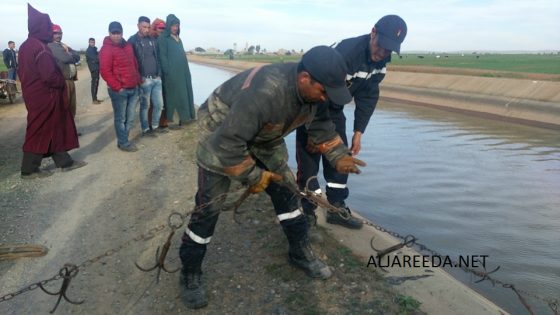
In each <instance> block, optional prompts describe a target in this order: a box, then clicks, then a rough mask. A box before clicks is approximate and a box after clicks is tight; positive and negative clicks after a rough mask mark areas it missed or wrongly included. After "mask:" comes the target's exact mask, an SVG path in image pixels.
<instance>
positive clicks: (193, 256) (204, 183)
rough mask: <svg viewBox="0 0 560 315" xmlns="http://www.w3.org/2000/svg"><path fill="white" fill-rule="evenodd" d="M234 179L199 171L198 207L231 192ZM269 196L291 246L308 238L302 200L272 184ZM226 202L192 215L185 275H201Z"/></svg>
mask: <svg viewBox="0 0 560 315" xmlns="http://www.w3.org/2000/svg"><path fill="white" fill-rule="evenodd" d="M230 183H231V180H230V179H229V177H227V176H222V175H219V174H216V173H213V172H210V171H207V170H205V169H203V168H201V167H199V168H198V191H197V193H196V197H195V202H196V206H197V208H198V207H199V206H200V205H204V204H206V203H208V202H210V201H211V200H214V199H215V198H216V197H218V196H220V195H222V194H225V193H227V192H228V191H229V187H230ZM266 193H267V194H268V195H269V196H270V198H271V200H272V204H273V205H274V210H275V211H276V215H277V216H278V218H279V220H280V224H281V225H282V228H283V230H284V233H285V234H286V236H287V238H288V241H289V242H290V244H292V243H294V242H297V241H299V240H302V239H304V238H305V237H307V228H308V225H307V219H306V217H305V216H304V215H302V212H301V210H300V203H299V199H298V198H297V196H296V195H295V194H293V193H292V192H291V191H290V190H289V189H288V188H286V187H284V186H280V185H278V184H276V183H271V184H270V185H269V186H268V187H267V189H266ZM223 201H224V200H220V201H216V202H213V203H212V204H210V205H208V206H206V207H204V208H202V209H201V210H200V211H196V212H194V213H193V214H192V215H191V219H190V222H189V224H188V227H187V231H186V232H185V234H184V235H183V239H182V244H181V248H180V250H179V256H180V257H181V261H182V263H183V272H201V265H202V260H203V259H204V255H205V253H206V247H207V244H208V243H210V239H211V238H212V235H213V234H214V229H215V227H216V223H217V222H218V217H219V215H220V212H221V211H222V208H223V205H224V203H223Z"/></svg>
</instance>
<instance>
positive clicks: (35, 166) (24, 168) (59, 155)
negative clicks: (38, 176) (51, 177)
mask: <svg viewBox="0 0 560 315" xmlns="http://www.w3.org/2000/svg"><path fill="white" fill-rule="evenodd" d="M46 157H52V159H53V161H54V164H55V165H56V167H68V166H71V165H72V163H74V160H72V157H70V154H68V152H54V153H47V154H37V153H30V152H23V159H22V161H21V174H22V175H29V174H32V173H36V172H38V171H39V167H40V166H41V161H42V160H43V158H46Z"/></svg>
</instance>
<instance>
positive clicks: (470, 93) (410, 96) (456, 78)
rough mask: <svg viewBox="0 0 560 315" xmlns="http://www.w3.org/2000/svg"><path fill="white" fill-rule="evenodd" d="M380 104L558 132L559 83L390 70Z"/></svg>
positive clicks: (238, 65)
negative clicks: (457, 113) (398, 104)
mask: <svg viewBox="0 0 560 315" xmlns="http://www.w3.org/2000/svg"><path fill="white" fill-rule="evenodd" d="M188 58H189V60H190V61H192V62H195V63H202V64H206V65H212V66H215V67H219V68H222V69H225V70H229V71H234V72H238V71H243V70H245V69H248V68H251V67H254V66H257V65H261V64H262V63H258V62H249V61H238V60H233V61H232V60H223V59H211V58H205V57H204V56H199V55H189V57H188ZM398 68H399V67H396V69H398ZM446 72H448V71H446ZM381 100H382V101H389V102H391V101H392V102H394V101H398V102H401V103H405V104H409V105H421V106H429V107H436V108H440V109H444V110H452V111H460V112H465V113H468V114H473V115H480V116H483V117H488V118H492V119H501V120H507V121H512V122H516V123H522V124H527V125H533V126H539V127H545V128H552V129H560V82H559V81H549V80H535V79H516V78H501V77H481V76H474V75H457V74H449V73H423V72H412V71H410V72H409V71H392V69H391V68H390V67H389V71H388V72H387V75H386V77H385V79H384V80H383V82H382V88H381Z"/></svg>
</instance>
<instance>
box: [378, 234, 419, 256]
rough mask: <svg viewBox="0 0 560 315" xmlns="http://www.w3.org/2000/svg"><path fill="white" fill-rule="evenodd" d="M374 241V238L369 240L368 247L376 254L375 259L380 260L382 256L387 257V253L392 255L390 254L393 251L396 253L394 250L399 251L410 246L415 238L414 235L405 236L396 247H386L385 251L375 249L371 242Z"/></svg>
mask: <svg viewBox="0 0 560 315" xmlns="http://www.w3.org/2000/svg"><path fill="white" fill-rule="evenodd" d="M374 239H375V236H373V237H372V238H371V240H370V242H369V245H370V246H371V248H372V249H373V250H374V251H376V252H377V256H376V257H377V259H380V258H381V257H383V256H385V255H387V254H389V253H392V252H394V251H396V250H399V249H401V248H403V247H405V246H406V247H410V246H411V245H413V244H414V243H415V242H416V237H414V235H410V234H409V235H407V236H405V237H404V239H403V242H402V243H399V244H396V245H393V246H390V247H387V248H386V249H383V250H379V249H377V248H375V246H373V240H374Z"/></svg>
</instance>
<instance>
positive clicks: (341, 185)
mask: <svg viewBox="0 0 560 315" xmlns="http://www.w3.org/2000/svg"><path fill="white" fill-rule="evenodd" d="M327 187H330V188H339V189H344V188H346V184H338V183H327Z"/></svg>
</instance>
